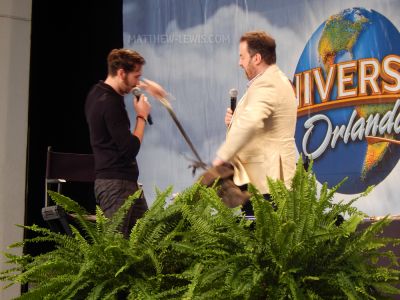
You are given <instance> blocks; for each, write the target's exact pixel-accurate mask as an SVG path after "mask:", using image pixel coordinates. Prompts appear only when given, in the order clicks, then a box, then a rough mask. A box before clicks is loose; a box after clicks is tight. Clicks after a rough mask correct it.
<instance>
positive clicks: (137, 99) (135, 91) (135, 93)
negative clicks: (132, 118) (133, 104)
mask: <svg viewBox="0 0 400 300" xmlns="http://www.w3.org/2000/svg"><path fill="white" fill-rule="evenodd" d="M132 94H133V95H135V96H136V101H139V98H140V95H141V94H142V91H141V89H140V88H139V87H137V86H136V87H134V88H133V89H132ZM147 122H149V124H150V125H153V119H152V118H151V115H150V114H149V115H148V116H147Z"/></svg>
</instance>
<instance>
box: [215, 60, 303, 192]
mask: <svg viewBox="0 0 400 300" xmlns="http://www.w3.org/2000/svg"><path fill="white" fill-rule="evenodd" d="M296 116H297V102H296V98H295V95H294V91H293V88H292V85H291V83H290V82H289V79H288V78H287V77H286V76H285V75H284V74H283V72H282V71H281V70H280V69H279V68H278V66H277V65H270V66H269V67H268V68H267V69H266V70H265V72H264V73H263V74H262V75H260V76H259V77H257V78H255V79H254V81H253V82H252V84H251V85H250V87H249V88H248V89H247V92H246V93H245V94H244V95H243V97H242V99H241V100H240V102H239V103H238V105H237V107H236V110H235V112H234V114H233V116H232V122H231V124H230V126H229V127H228V131H227V135H226V141H225V143H224V144H222V146H221V147H220V148H219V150H218V151H217V156H218V157H219V158H221V159H222V160H224V161H229V162H231V163H232V164H233V166H234V177H233V180H234V182H235V184H236V185H243V184H247V183H250V182H251V183H252V184H254V185H255V186H256V188H257V189H258V190H259V191H260V192H261V193H262V194H267V193H269V188H268V185H267V177H270V178H272V179H281V180H283V181H284V182H285V184H286V186H288V187H289V186H290V184H291V180H292V178H293V175H294V173H295V169H296V146H295V141H294V134H295V128H296Z"/></svg>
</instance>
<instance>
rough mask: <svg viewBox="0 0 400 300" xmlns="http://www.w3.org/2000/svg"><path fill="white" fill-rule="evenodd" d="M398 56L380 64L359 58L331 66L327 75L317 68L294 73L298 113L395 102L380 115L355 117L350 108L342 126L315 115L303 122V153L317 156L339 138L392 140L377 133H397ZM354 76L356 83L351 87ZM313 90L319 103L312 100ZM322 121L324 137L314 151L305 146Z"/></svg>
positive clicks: (399, 126) (399, 124) (399, 117)
mask: <svg viewBox="0 0 400 300" xmlns="http://www.w3.org/2000/svg"><path fill="white" fill-rule="evenodd" d="M399 70H400V56H398V55H388V56H386V57H385V58H384V59H383V60H382V62H381V63H380V62H379V61H378V60H377V59H376V58H370V59H360V60H353V61H347V62H343V63H338V64H333V65H330V66H329V68H328V70H327V72H326V73H327V75H326V78H324V76H323V74H322V70H321V68H320V67H318V68H314V69H311V70H307V71H305V72H301V73H298V74H296V75H295V82H296V98H297V101H298V116H304V115H307V114H312V113H315V112H320V111H324V110H330V109H336V108H340V107H347V106H353V105H360V104H375V103H377V101H379V102H380V103H388V102H395V104H394V107H393V109H392V110H389V111H387V112H386V113H385V114H384V115H383V116H381V115H380V114H379V113H376V114H371V115H369V116H368V118H367V119H365V118H363V117H360V118H359V119H357V120H356V117H357V112H356V110H354V111H353V113H352V114H351V117H350V119H349V122H348V123H347V124H343V125H341V126H335V127H333V126H332V122H331V120H330V119H329V118H328V117H327V116H326V115H324V114H315V115H313V116H311V117H310V118H308V119H307V120H306V121H305V122H304V128H305V129H306V132H305V134H304V136H303V140H302V152H303V153H304V154H305V155H307V156H309V157H312V158H313V159H317V158H318V157H319V156H321V155H322V154H323V153H324V152H325V151H326V150H327V148H328V146H329V145H330V147H331V148H335V146H336V143H337V142H338V140H339V139H341V140H343V142H344V143H345V144H347V143H348V142H349V141H355V140H357V139H358V140H362V139H364V138H366V139H367V140H370V141H372V142H379V141H382V142H385V141H386V142H394V143H396V142H397V141H395V140H388V139H385V138H382V137H378V136H377V135H380V136H382V135H385V134H392V133H395V134H399V133H400V114H399V113H398V109H399V106H400V99H399V97H400V72H399ZM356 77H357V79H358V80H357V82H358V85H357V86H354V83H355V81H356V80H355V78H356ZM335 83H336V85H337V97H336V100H330V95H331V91H332V88H333V86H334V84H335ZM315 89H316V90H317V92H318V95H319V98H320V99H321V101H320V103H315V102H314V99H315ZM321 123H325V125H326V126H324V128H326V130H325V136H324V138H323V140H322V142H321V144H320V145H319V146H318V147H317V148H316V149H314V150H312V151H310V150H309V149H307V145H308V144H309V139H310V137H311V135H312V133H313V130H314V128H315V126H318V124H321Z"/></svg>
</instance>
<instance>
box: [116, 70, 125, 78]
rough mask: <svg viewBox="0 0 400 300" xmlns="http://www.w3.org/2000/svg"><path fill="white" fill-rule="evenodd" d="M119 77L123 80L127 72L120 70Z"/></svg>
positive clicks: (118, 71)
mask: <svg viewBox="0 0 400 300" xmlns="http://www.w3.org/2000/svg"><path fill="white" fill-rule="evenodd" d="M117 76H118V78H121V79H123V78H124V77H125V71H124V70H123V69H118V70H117Z"/></svg>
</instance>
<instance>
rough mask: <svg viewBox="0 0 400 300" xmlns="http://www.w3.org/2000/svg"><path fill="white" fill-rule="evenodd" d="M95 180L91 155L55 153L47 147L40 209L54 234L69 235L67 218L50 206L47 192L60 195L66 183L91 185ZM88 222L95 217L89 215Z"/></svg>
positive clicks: (57, 208) (59, 209) (61, 209)
mask: <svg viewBox="0 0 400 300" xmlns="http://www.w3.org/2000/svg"><path fill="white" fill-rule="evenodd" d="M94 180H95V173H94V157H93V154H81V153H66V152H55V151H53V150H52V149H51V147H48V149H47V160H46V178H45V206H44V207H43V208H42V216H43V219H44V220H45V221H47V223H48V224H49V226H50V229H52V230H53V231H56V232H65V233H66V234H71V230H70V228H69V226H68V217H71V216H72V217H73V215H67V214H66V213H65V211H64V210H63V208H62V207H60V206H58V205H50V200H49V196H48V193H47V192H48V190H55V189H54V186H56V190H57V192H58V193H62V186H63V185H65V184H67V183H70V182H71V183H72V182H74V183H93V182H94ZM88 219H89V220H95V216H92V215H89V216H88Z"/></svg>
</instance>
